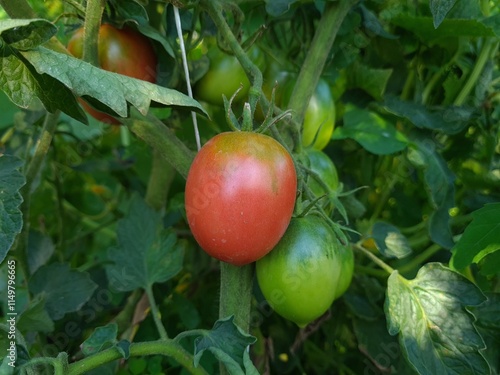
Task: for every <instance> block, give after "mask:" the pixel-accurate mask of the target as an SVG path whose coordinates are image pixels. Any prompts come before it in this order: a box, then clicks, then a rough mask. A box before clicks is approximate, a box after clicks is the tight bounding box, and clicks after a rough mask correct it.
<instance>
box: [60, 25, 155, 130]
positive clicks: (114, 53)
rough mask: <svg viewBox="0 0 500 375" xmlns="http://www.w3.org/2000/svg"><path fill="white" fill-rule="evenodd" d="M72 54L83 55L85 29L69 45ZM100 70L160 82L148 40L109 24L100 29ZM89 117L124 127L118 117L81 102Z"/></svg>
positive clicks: (78, 32)
mask: <svg viewBox="0 0 500 375" xmlns="http://www.w3.org/2000/svg"><path fill="white" fill-rule="evenodd" d="M68 51H69V52H70V53H71V54H72V55H73V56H75V57H77V58H82V55H83V28H80V29H78V30H77V31H76V32H75V34H74V35H73V36H72V37H71V39H70V40H69V42H68ZM98 53H99V66H100V67H101V68H102V69H104V70H107V71H110V72H115V73H119V74H123V75H126V76H129V77H132V78H137V79H142V80H144V81H147V82H151V83H155V82H156V65H157V58H156V54H155V51H154V49H153V46H152V45H151V42H150V41H149V39H148V38H146V37H145V36H143V35H142V34H140V33H139V32H137V31H135V30H134V29H132V28H130V27H124V28H122V29H117V28H115V27H114V26H111V25H109V24H103V25H101V27H100V28H99V40H98ZM80 102H81V103H82V106H83V107H84V108H85V110H86V111H87V113H89V114H90V115H92V116H93V117H94V118H96V119H97V120H99V121H103V122H106V123H111V124H120V122H119V121H118V120H117V119H115V118H114V117H112V116H110V115H108V114H106V113H102V112H99V111H97V110H95V109H94V108H92V107H91V106H90V105H89V104H87V103H86V102H84V101H83V100H81V101H80Z"/></svg>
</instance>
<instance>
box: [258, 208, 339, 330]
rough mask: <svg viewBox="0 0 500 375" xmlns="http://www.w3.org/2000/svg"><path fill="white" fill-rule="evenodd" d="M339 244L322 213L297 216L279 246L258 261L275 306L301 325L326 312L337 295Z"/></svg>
mask: <svg viewBox="0 0 500 375" xmlns="http://www.w3.org/2000/svg"><path fill="white" fill-rule="evenodd" d="M339 247H340V244H339V242H338V240H337V238H336V237H335V234H334V233H333V231H332V229H331V228H330V227H329V225H328V224H327V223H326V222H325V221H324V220H323V219H321V218H320V217H318V216H315V215H308V216H305V217H301V218H293V219H292V221H291V222H290V225H289V226H288V229H287V231H286V233H285V235H284V236H283V237H282V238H281V240H280V242H279V243H278V244H277V245H276V247H275V248H274V249H273V250H272V251H271V252H270V253H269V254H267V255H266V256H265V257H263V258H262V259H260V260H258V261H257V263H256V274H257V281H258V283H259V286H260V288H261V290H262V293H263V294H264V297H265V298H266V300H267V301H268V302H269V304H270V305H271V307H272V308H273V309H274V310H275V311H276V312H277V313H278V314H279V315H281V316H283V317H284V318H286V319H288V320H291V321H292V322H295V323H296V324H297V325H298V326H300V327H304V326H306V325H307V324H308V323H310V322H312V321H313V320H315V319H317V318H318V317H320V316H321V315H323V314H324V313H325V312H326V311H327V310H328V308H329V307H330V305H331V304H332V302H333V301H334V299H335V298H336V295H337V292H336V291H337V284H338V283H339V278H340V274H341V267H342V263H341V260H340V249H339Z"/></svg>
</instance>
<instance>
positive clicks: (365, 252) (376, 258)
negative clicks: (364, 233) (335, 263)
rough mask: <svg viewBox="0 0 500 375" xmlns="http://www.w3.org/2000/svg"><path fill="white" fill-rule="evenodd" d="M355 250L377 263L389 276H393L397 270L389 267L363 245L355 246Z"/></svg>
mask: <svg viewBox="0 0 500 375" xmlns="http://www.w3.org/2000/svg"><path fill="white" fill-rule="evenodd" d="M354 248H355V249H356V250H358V251H360V252H361V253H363V254H364V255H365V256H366V257H368V258H370V260H371V261H372V262H373V263H375V264H376V265H377V266H379V267H380V268H382V269H383V270H384V271H385V272H387V273H388V274H389V275H390V274H392V273H393V272H394V271H395V269H394V268H392V267H391V266H389V265H388V264H387V263H385V262H384V261H383V260H382V259H380V258H379V257H378V256H376V255H375V254H373V253H371V252H370V250H368V249H365V248H364V247H363V246H362V245H361V244H358V243H357V244H354Z"/></svg>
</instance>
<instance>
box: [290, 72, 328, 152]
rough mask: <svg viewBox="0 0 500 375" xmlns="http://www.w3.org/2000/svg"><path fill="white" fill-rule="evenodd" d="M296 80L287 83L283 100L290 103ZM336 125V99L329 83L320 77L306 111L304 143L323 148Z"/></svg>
mask: <svg viewBox="0 0 500 375" xmlns="http://www.w3.org/2000/svg"><path fill="white" fill-rule="evenodd" d="M294 85H295V82H294V81H289V82H288V83H287V84H286V87H285V89H284V94H283V102H284V103H286V104H287V105H288V102H289V101H290V97H291V95H292V92H293V87H294ZM334 127H335V101H334V100H333V96H332V92H331V89H330V86H329V85H328V83H327V82H326V81H325V80H324V79H322V78H320V80H319V81H318V85H317V86H316V89H315V90H314V93H313V95H312V96H311V99H310V100H309V104H308V106H307V108H306V112H305V113H304V122H303V125H302V144H303V146H304V147H311V148H314V149H316V150H322V149H324V148H325V147H326V145H327V144H328V143H329V142H330V139H331V138H332V134H333V129H334Z"/></svg>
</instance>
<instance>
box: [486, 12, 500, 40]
mask: <svg viewBox="0 0 500 375" xmlns="http://www.w3.org/2000/svg"><path fill="white" fill-rule="evenodd" d="M483 24H484V25H486V26H487V27H489V28H491V29H492V30H493V32H494V33H495V35H496V36H497V37H500V13H497V14H495V15H493V16H491V17H488V18H485V19H484V20H483Z"/></svg>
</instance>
